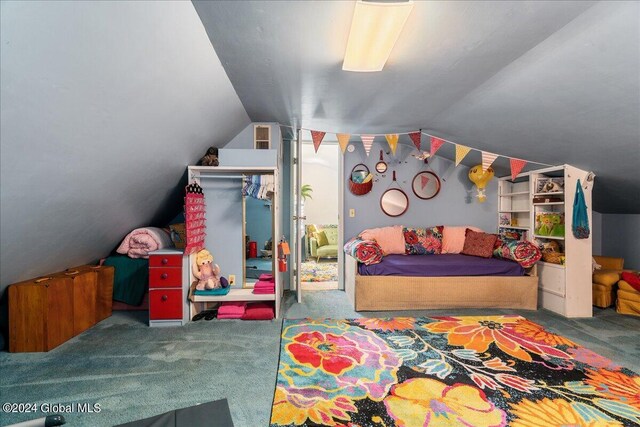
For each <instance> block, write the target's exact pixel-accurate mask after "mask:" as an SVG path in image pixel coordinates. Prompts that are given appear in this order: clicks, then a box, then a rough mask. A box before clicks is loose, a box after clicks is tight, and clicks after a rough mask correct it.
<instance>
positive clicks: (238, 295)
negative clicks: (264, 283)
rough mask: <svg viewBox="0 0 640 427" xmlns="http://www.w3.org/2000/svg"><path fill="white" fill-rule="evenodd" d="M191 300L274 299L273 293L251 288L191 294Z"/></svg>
mask: <svg viewBox="0 0 640 427" xmlns="http://www.w3.org/2000/svg"><path fill="white" fill-rule="evenodd" d="M189 298H190V299H191V301H192V302H225V301H275V299H276V296H275V294H254V293H253V289H250V288H243V289H231V290H230V291H229V293H228V294H227V295H211V296H202V295H193V294H192V295H191V296H190V297H189Z"/></svg>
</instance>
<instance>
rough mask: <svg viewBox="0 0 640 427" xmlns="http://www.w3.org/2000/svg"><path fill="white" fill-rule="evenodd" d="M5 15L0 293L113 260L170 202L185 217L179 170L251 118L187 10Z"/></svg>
mask: <svg viewBox="0 0 640 427" xmlns="http://www.w3.org/2000/svg"><path fill="white" fill-rule="evenodd" d="M0 15H1V19H2V21H1V25H0V28H1V30H0V31H1V33H0V37H1V40H2V50H1V61H0V74H1V90H2V96H1V101H0V102H1V104H0V110H1V120H2V127H1V130H0V132H1V133H0V140H1V142H2V144H1V156H0V157H1V164H2V167H1V182H2V187H1V193H0V194H1V200H2V202H1V204H0V206H1V214H0V220H1V242H2V250H1V265H2V269H1V278H0V280H1V285H2V289H4V288H5V287H6V286H7V285H9V284H11V283H13V282H15V281H18V280H26V279H29V278H30V277H34V276H38V275H42V274H48V273H52V272H54V271H57V270H62V269H65V268H68V267H73V266H74V265H79V264H82V263H86V262H90V261H92V260H95V259H98V258H100V257H104V256H106V255H108V254H109V252H110V251H111V250H112V249H113V248H114V247H115V246H116V245H117V244H118V243H119V242H120V240H121V239H122V238H123V237H124V235H125V234H126V233H128V232H129V231H131V230H132V229H133V228H135V227H139V226H144V225H148V224H149V223H150V222H151V221H153V220H154V218H156V215H157V214H161V213H163V212H164V213H165V214H166V211H167V210H169V209H171V208H170V207H169V208H168V205H169V204H170V201H171V199H172V197H173V199H172V200H173V202H174V203H173V206H174V207H175V210H174V211H175V212H177V211H179V206H180V203H181V202H182V201H181V199H180V194H178V192H177V191H174V189H177V185H178V184H179V182H180V180H181V178H182V177H183V176H184V175H185V168H186V165H188V164H192V163H193V162H195V161H196V160H197V159H198V158H200V156H201V155H202V154H203V153H204V151H205V150H206V149H207V147H209V146H210V145H219V146H221V145H223V144H224V143H226V142H227V141H229V140H231V139H232V137H233V136H234V135H236V134H237V133H238V132H239V131H240V130H242V129H243V128H244V127H245V126H247V124H248V123H249V117H248V116H247V113H246V111H245V110H244V107H243V106H242V104H241V102H240V100H239V99H238V96H237V95H236V93H235V91H234V90H233V87H232V85H231V82H230V81H229V79H228V78H227V76H226V73H225V71H224V69H223V68H222V65H221V64H220V60H219V59H218V57H217V56H216V54H215V52H214V50H213V49H212V48H211V42H210V41H209V39H208V37H207V34H206V33H205V30H204V28H203V26H202V23H201V21H200V19H199V18H198V15H197V13H196V11H195V10H194V8H193V5H192V4H191V3H189V2H186V3H185V2H49V1H43V2H35V1H29V2H6V1H3V2H2V3H1V13H0ZM176 195H177V196H178V197H177V198H175V196H176ZM165 208H167V209H165Z"/></svg>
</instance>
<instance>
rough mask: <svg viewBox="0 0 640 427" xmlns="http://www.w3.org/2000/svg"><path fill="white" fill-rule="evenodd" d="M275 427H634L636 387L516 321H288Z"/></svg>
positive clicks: (621, 371)
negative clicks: (319, 426)
mask: <svg viewBox="0 0 640 427" xmlns="http://www.w3.org/2000/svg"><path fill="white" fill-rule="evenodd" d="M280 351H281V353H280V364H279V368H278V379H277V383H276V390H275V396H274V400H273V408H272V412H271V426H318V425H321V426H345V427H346V426H348V427H356V426H361V427H364V426H367V427H368V426H380V427H383V426H384V427H390V426H407V427H410V426H421V427H422V426H478V427H489V426H515V427H550V426H589V427H600V426H632V425H639V423H640V377H639V376H638V375H637V374H635V373H634V372H632V371H630V370H628V369H625V368H622V367H620V366H617V365H616V364H614V363H612V362H611V361H610V360H608V359H606V358H604V357H602V356H599V355H597V354H595V353H593V352H592V351H590V350H587V349H586V348H584V347H580V346H579V345H577V344H575V343H573V342H571V341H570V340H568V339H566V338H563V337H562V336H559V335H555V334H552V333H549V332H547V331H545V330H544V329H543V328H542V326H540V325H537V324H535V323H533V322H530V321H528V320H526V319H524V318H522V317H520V316H486V317H432V318H393V319H354V320H309V319H306V320H285V321H284V324H283V331H282V342H281V349H280Z"/></svg>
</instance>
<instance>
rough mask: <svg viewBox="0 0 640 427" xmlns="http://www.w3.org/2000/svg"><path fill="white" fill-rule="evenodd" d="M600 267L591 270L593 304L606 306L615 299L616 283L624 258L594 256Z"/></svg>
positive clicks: (610, 304)
mask: <svg viewBox="0 0 640 427" xmlns="http://www.w3.org/2000/svg"><path fill="white" fill-rule="evenodd" d="M593 258H594V259H595V260H596V262H597V263H598V264H600V266H601V268H600V269H599V270H595V271H594V272H593V278H592V282H593V284H592V286H593V305H595V306H596V307H600V308H607V307H610V306H612V305H613V303H614V301H615V299H616V284H617V283H618V281H619V280H620V273H622V271H623V269H624V258H614V257H604V256H594V257H593Z"/></svg>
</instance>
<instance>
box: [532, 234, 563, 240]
mask: <svg viewBox="0 0 640 427" xmlns="http://www.w3.org/2000/svg"><path fill="white" fill-rule="evenodd" d="M533 237H535V238H536V239H551V240H564V237H558V236H538V235H537V234H534V235H533Z"/></svg>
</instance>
